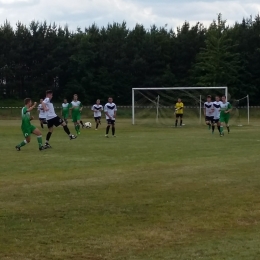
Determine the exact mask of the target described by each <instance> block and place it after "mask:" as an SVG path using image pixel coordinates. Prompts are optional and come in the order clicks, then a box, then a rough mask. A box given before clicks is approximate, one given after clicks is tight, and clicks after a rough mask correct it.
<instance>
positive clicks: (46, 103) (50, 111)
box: [42, 90, 77, 149]
mask: <svg viewBox="0 0 260 260" xmlns="http://www.w3.org/2000/svg"><path fill="white" fill-rule="evenodd" d="M52 97H53V92H52V91H51V90H47V91H46V98H45V99H44V100H43V102H42V106H43V108H44V111H46V120H47V125H48V129H49V132H48V133H47V136H46V142H45V146H44V147H45V149H46V148H51V146H50V144H49V141H50V138H51V135H52V132H53V126H56V127H58V126H59V125H62V126H63V129H64V131H65V133H66V134H67V135H68V136H69V138H70V140H72V139H76V138H77V136H75V135H73V134H71V133H70V130H69V128H68V126H67V124H66V123H65V122H64V121H63V119H61V118H60V117H58V116H57V115H56V113H55V110H54V107H53V104H52V103H51V99H52Z"/></svg>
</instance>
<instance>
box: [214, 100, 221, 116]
mask: <svg viewBox="0 0 260 260" xmlns="http://www.w3.org/2000/svg"><path fill="white" fill-rule="evenodd" d="M221 104H222V102H221V101H215V102H213V107H214V119H219V118H220V107H221Z"/></svg>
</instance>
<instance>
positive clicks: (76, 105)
mask: <svg viewBox="0 0 260 260" xmlns="http://www.w3.org/2000/svg"><path fill="white" fill-rule="evenodd" d="M82 109H83V105H82V103H81V102H80V101H79V100H78V95H77V94H74V95H73V100H72V102H71V103H70V110H71V115H72V122H73V123H74V125H75V130H76V132H77V134H78V135H80V124H81V125H82V128H83V127H84V124H83V122H82V120H81V111H82Z"/></svg>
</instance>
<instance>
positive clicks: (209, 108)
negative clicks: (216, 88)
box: [204, 95, 214, 130]
mask: <svg viewBox="0 0 260 260" xmlns="http://www.w3.org/2000/svg"><path fill="white" fill-rule="evenodd" d="M213 112H214V107H213V103H212V102H211V96H210V95H208V96H207V101H206V102H205V103H204V116H205V121H206V125H208V126H209V130H210V129H211V126H212V125H213V119H214V114H213Z"/></svg>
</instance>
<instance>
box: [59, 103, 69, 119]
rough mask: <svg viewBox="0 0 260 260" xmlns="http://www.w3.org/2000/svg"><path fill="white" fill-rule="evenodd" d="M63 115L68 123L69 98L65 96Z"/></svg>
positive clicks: (62, 105)
mask: <svg viewBox="0 0 260 260" xmlns="http://www.w3.org/2000/svg"><path fill="white" fill-rule="evenodd" d="M61 107H62V109H61V115H62V118H63V120H64V121H65V123H66V124H68V118H69V103H68V101H67V99H66V98H65V99H64V100H63V103H62V104H61Z"/></svg>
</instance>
